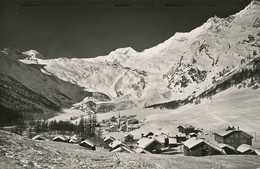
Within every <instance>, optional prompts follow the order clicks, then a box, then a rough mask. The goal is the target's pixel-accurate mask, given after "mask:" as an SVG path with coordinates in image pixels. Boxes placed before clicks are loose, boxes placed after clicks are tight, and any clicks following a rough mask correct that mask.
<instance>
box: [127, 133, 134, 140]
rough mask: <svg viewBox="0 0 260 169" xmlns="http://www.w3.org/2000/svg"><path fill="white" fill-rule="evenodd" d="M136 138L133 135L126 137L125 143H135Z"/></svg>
mask: <svg viewBox="0 0 260 169" xmlns="http://www.w3.org/2000/svg"><path fill="white" fill-rule="evenodd" d="M133 141H134V136H133V135H132V134H127V135H125V142H133Z"/></svg>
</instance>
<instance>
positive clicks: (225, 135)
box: [214, 130, 253, 138]
mask: <svg viewBox="0 0 260 169" xmlns="http://www.w3.org/2000/svg"><path fill="white" fill-rule="evenodd" d="M236 132H242V133H244V134H246V135H248V137H250V138H253V136H252V135H251V134H248V133H246V132H244V131H242V130H222V131H219V132H214V134H215V135H219V136H221V137H228V136H230V135H231V134H233V133H236Z"/></svg>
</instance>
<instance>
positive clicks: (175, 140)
mask: <svg viewBox="0 0 260 169" xmlns="http://www.w3.org/2000/svg"><path fill="white" fill-rule="evenodd" d="M169 144H177V139H176V138H169Z"/></svg>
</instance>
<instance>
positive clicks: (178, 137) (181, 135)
mask: <svg viewBox="0 0 260 169" xmlns="http://www.w3.org/2000/svg"><path fill="white" fill-rule="evenodd" d="M174 137H175V138H176V140H177V143H182V142H184V141H186V140H187V137H186V135H185V134H184V133H176V135H175V136H174Z"/></svg>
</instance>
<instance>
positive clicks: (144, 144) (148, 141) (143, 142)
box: [137, 138, 161, 148]
mask: <svg viewBox="0 0 260 169" xmlns="http://www.w3.org/2000/svg"><path fill="white" fill-rule="evenodd" d="M153 142H158V143H159V144H161V143H160V142H159V141H158V140H156V139H149V138H141V139H140V140H139V141H138V142H137V143H138V147H140V148H146V147H147V146H149V145H150V144H152V143H153Z"/></svg>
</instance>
